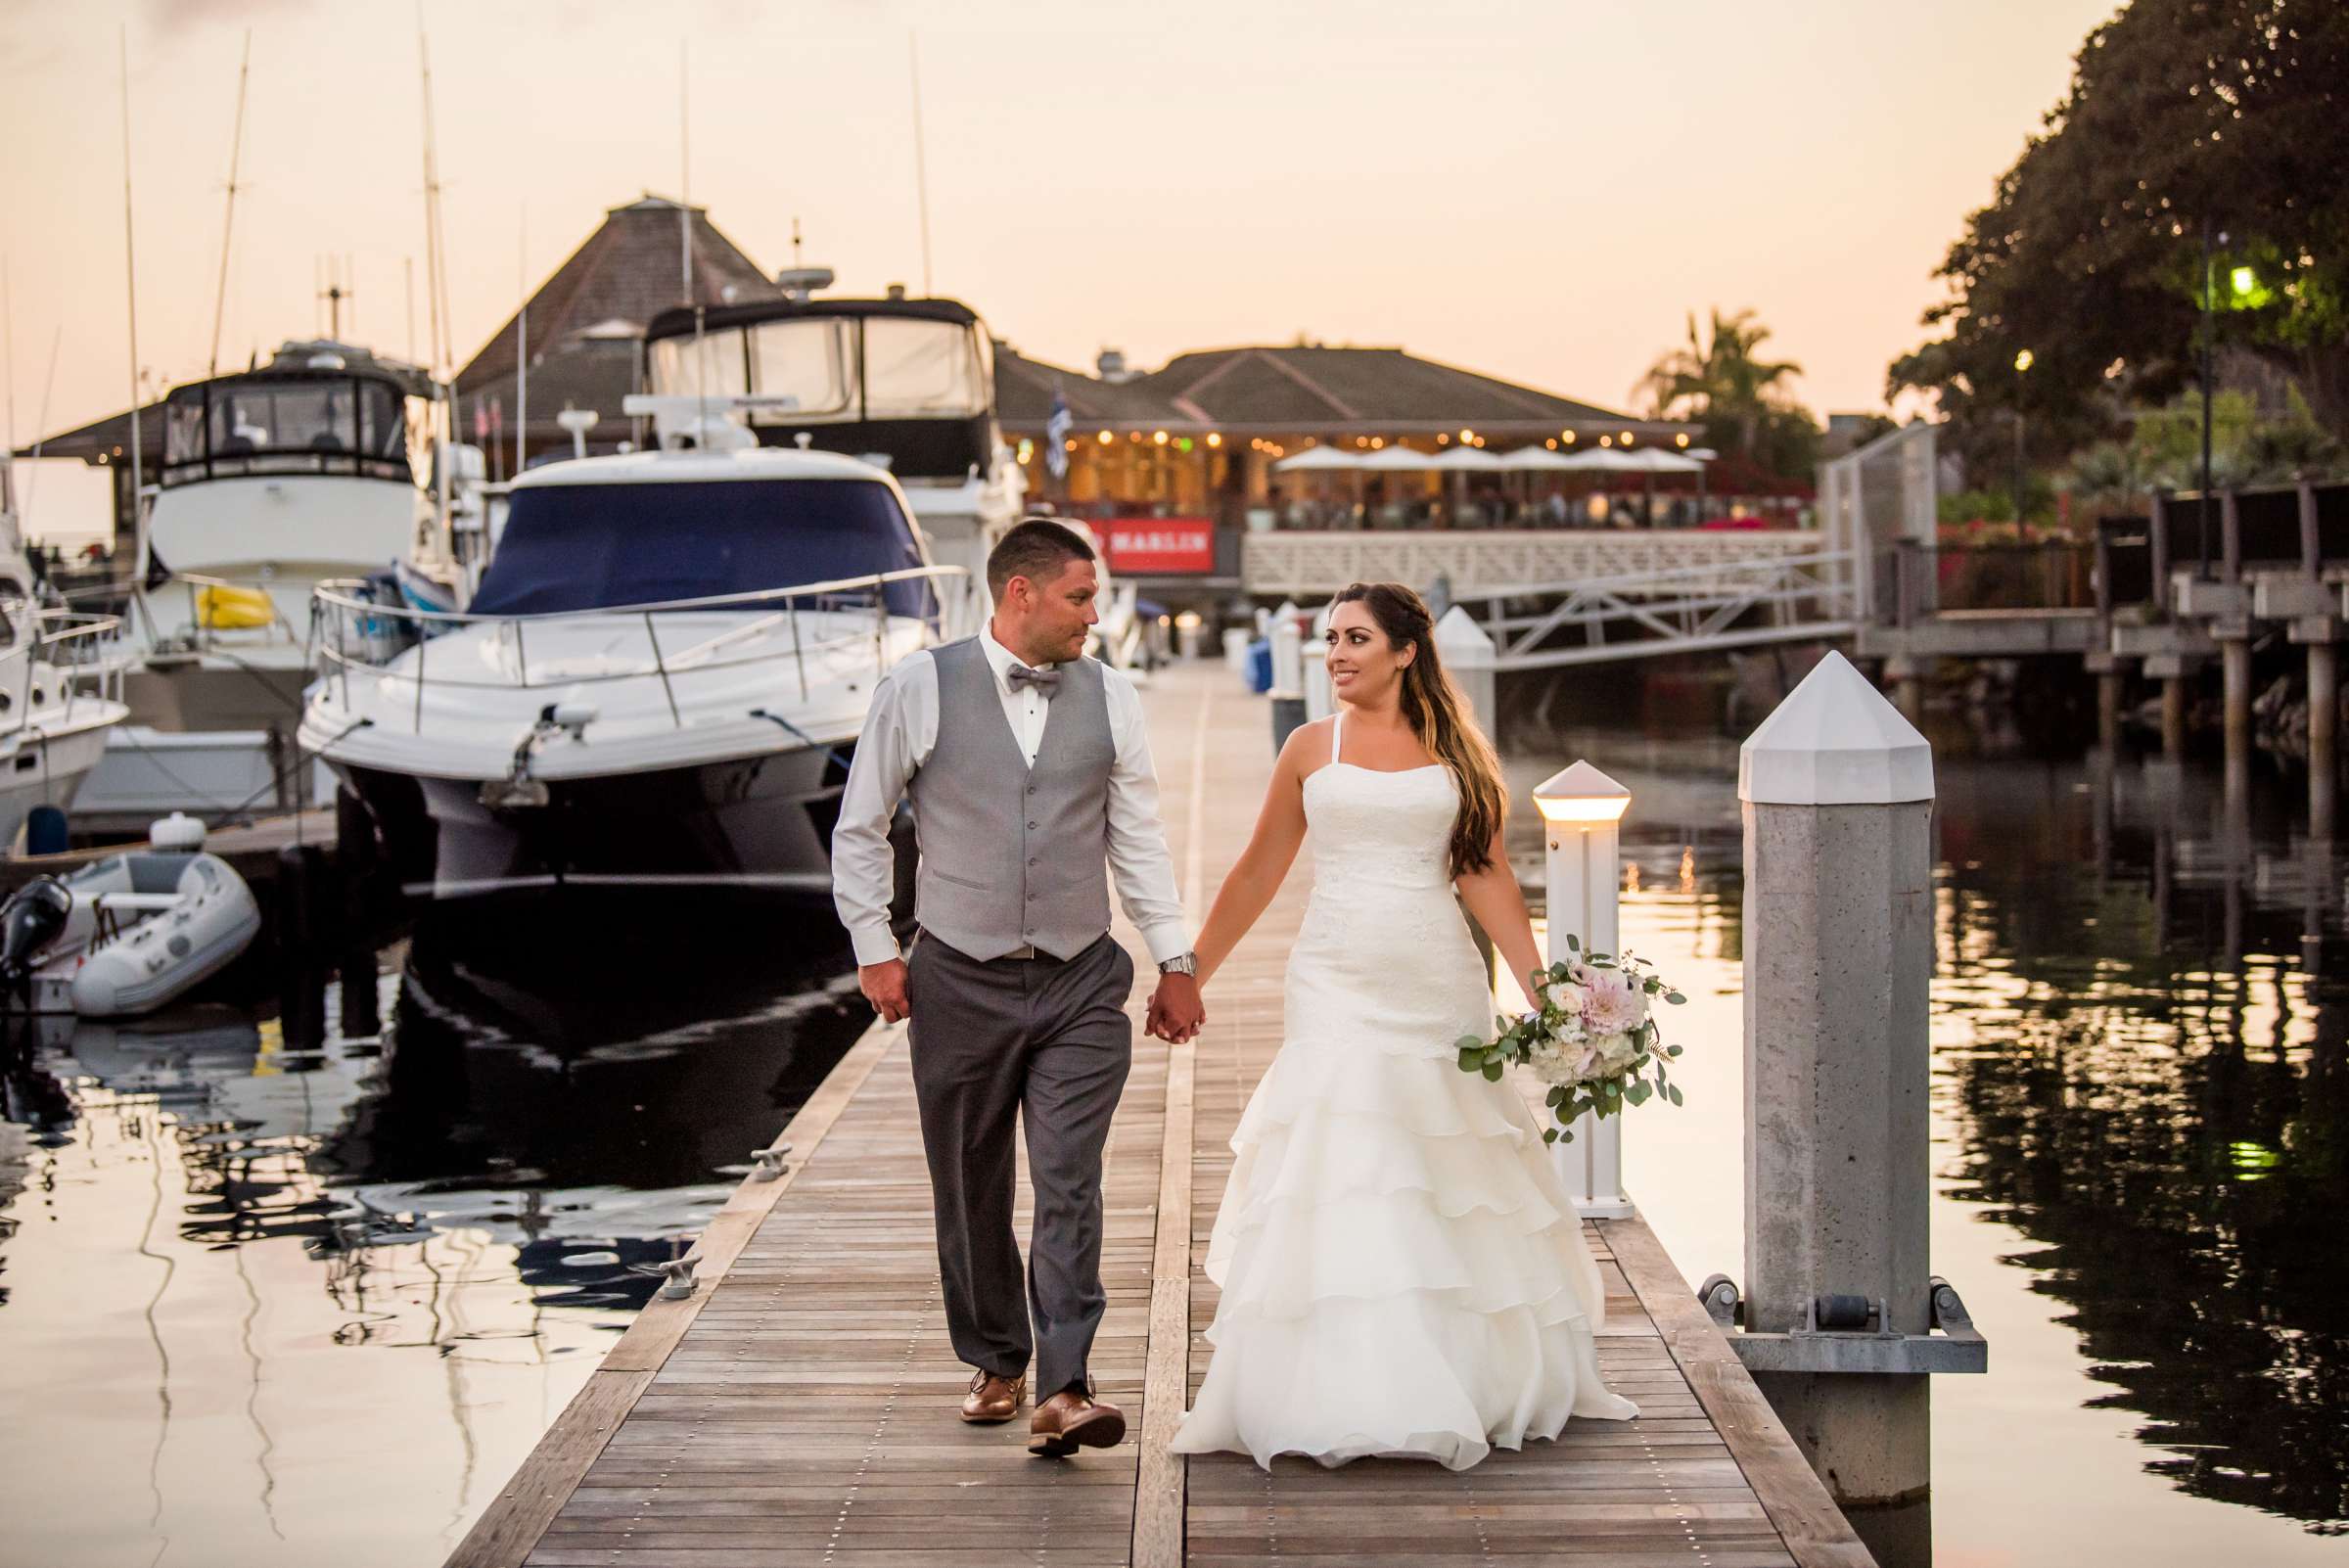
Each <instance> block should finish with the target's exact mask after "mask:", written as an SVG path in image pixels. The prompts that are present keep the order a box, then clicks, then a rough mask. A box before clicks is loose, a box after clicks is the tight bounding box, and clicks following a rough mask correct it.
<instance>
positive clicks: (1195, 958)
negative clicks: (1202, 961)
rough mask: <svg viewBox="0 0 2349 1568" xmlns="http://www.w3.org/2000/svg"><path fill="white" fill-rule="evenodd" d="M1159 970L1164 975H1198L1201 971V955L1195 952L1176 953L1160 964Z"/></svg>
mask: <svg viewBox="0 0 2349 1568" xmlns="http://www.w3.org/2000/svg"><path fill="white" fill-rule="evenodd" d="M1158 972H1159V973H1160V974H1162V975H1196V974H1197V973H1199V955H1198V954H1197V953H1195V952H1183V953H1176V954H1175V955H1174V957H1172V958H1170V959H1168V960H1167V961H1166V962H1165V963H1162V964H1160V965H1159V966H1158Z"/></svg>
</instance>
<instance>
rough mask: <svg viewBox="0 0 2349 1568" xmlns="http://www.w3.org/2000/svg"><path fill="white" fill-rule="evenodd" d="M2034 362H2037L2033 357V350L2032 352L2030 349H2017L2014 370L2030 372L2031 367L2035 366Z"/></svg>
mask: <svg viewBox="0 0 2349 1568" xmlns="http://www.w3.org/2000/svg"><path fill="white" fill-rule="evenodd" d="M2034 362H2035V361H2034V359H2033V357H2032V353H2031V350H2030V349H2028V348H2018V349H2016V350H2015V354H2014V368H2015V369H2017V370H2029V369H2030V368H2031V366H2032V365H2033V363H2034Z"/></svg>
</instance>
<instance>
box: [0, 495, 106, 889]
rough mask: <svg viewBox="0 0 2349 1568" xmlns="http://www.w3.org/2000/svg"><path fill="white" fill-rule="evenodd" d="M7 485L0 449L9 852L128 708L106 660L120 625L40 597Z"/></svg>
mask: <svg viewBox="0 0 2349 1568" xmlns="http://www.w3.org/2000/svg"><path fill="white" fill-rule="evenodd" d="M13 485H14V469H13V465H11V464H9V463H8V462H7V461H6V460H5V454H0V853H9V852H11V851H12V850H14V849H15V848H16V846H17V845H18V842H19V840H20V837H21V836H22V835H23V831H24V823H25V819H26V818H27V817H29V816H30V815H31V814H32V812H33V809H34V808H35V807H42V806H54V807H58V808H59V809H61V810H66V809H69V808H70V807H72V806H73V804H74V800H75V797H76V796H78V795H79V794H80V793H81V791H82V789H83V788H84V786H85V783H86V781H87V780H88V778H89V774H90V770H91V769H92V768H93V767H95V766H96V765H97V763H98V760H99V757H100V756H101V754H103V753H104V751H105V749H106V739H107V736H108V734H109V733H111V732H112V731H113V730H114V729H115V727H116V726H118V725H119V724H120V723H121V722H122V720H123V719H124V717H126V716H127V715H129V712H130V710H129V709H128V708H127V707H126V706H125V705H124V704H123V702H122V700H121V689H120V688H121V674H120V670H119V669H118V668H115V667H114V666H111V665H110V664H109V663H108V661H107V658H106V646H107V644H108V642H109V641H110V640H111V639H112V638H113V636H114V634H115V632H116V631H117V630H118V629H119V626H120V623H119V622H118V621H116V620H115V618H114V617H112V616H99V615H78V614H75V613H73V612H71V611H68V610H61V609H55V608H49V607H45V606H44V605H43V604H42V603H41V599H40V591H39V590H40V585H39V583H38V582H37V581H36V580H35V578H34V576H33V573H32V565H31V563H30V562H29V561H27V560H26V559H25V556H24V549H23V543H22V542H21V539H20V535H19V532H18V527H17V511H16V499H15V492H14V488H13Z"/></svg>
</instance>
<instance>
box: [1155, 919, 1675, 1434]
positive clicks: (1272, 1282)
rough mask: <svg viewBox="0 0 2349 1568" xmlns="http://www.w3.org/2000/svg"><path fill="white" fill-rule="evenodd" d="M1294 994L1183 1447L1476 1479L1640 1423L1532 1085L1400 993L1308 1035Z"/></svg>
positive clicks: (1234, 1194) (1240, 1182) (1237, 1165)
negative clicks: (1401, 1006)
mask: <svg viewBox="0 0 2349 1568" xmlns="http://www.w3.org/2000/svg"><path fill="white" fill-rule="evenodd" d="M1456 918H1457V917H1456V916H1454V919H1455V920H1456ZM1462 940H1463V945H1464V944H1465V939H1464V937H1463V939H1462ZM1473 950H1474V949H1473V948H1470V949H1469V951H1470V953H1471V954H1472V953H1473ZM1426 959H1427V954H1426V953H1425V952H1424V951H1422V953H1421V955H1420V962H1421V972H1422V973H1424V972H1425V967H1426ZM1471 973H1472V974H1473V971H1472V972H1471ZM1297 990H1298V988H1297V987H1296V986H1295V984H1294V976H1292V986H1291V996H1290V1001H1291V1009H1290V1013H1289V1017H1290V1019H1291V1021H1292V1024H1291V1030H1290V1037H1291V1038H1289V1039H1288V1040H1287V1041H1286V1042H1285V1043H1284V1044H1283V1045H1282V1047H1281V1048H1280V1050H1279V1052H1278V1053H1277V1054H1276V1055H1275V1057H1274V1059H1273V1061H1272V1065H1271V1066H1270V1068H1269V1069H1268V1070H1267V1072H1266V1074H1265V1077H1264V1081H1263V1082H1262V1083H1261V1084H1258V1085H1257V1089H1256V1093H1255V1095H1254V1096H1253V1097H1252V1098H1251V1099H1250V1101H1249V1104H1248V1108H1247V1110H1246V1112H1245V1113H1244V1114H1243V1115H1242V1117H1241V1119H1240V1125H1239V1129H1238V1130H1237V1131H1236V1132H1235V1133H1234V1134H1233V1136H1232V1145H1231V1146H1232V1151H1233V1153H1234V1155H1235V1156H1236V1159H1235V1162H1234V1164H1233V1166H1232V1172H1231V1177H1230V1181H1229V1184H1228V1186H1227V1188H1226V1190H1225V1192H1224V1197H1223V1206H1222V1208H1221V1211H1219V1213H1218V1214H1217V1217H1216V1225H1215V1231H1214V1235H1213V1238H1212V1239H1211V1241H1210V1243H1209V1248H1208V1257H1207V1273H1208V1277H1209V1278H1211V1279H1213V1280H1215V1281H1216V1283H1217V1284H1218V1285H1219V1286H1220V1287H1221V1291H1222V1297H1221V1303H1220V1305H1219V1306H1218V1307H1217V1310H1216V1319H1215V1322H1214V1324H1213V1326H1211V1327H1210V1328H1209V1330H1208V1339H1209V1340H1210V1341H1211V1343H1212V1344H1213V1346H1214V1356H1213V1359H1212V1360H1211V1362H1210V1364H1209V1367H1208V1373H1207V1378H1206V1380H1205V1382H1204V1384H1203V1385H1202V1386H1201V1388H1200V1391H1199V1397H1198V1400H1197V1403H1196V1404H1195V1406H1194V1407H1193V1408H1192V1410H1191V1412H1190V1413H1189V1415H1188V1416H1186V1417H1185V1419H1184V1421H1183V1424H1182V1428H1181V1430H1180V1432H1179V1433H1178V1434H1177V1436H1176V1438H1175V1440H1174V1449H1175V1450H1176V1452H1178V1453H1208V1452H1215V1451H1230V1452H1237V1453H1249V1454H1252V1455H1254V1457H1255V1458H1256V1460H1257V1462H1258V1463H1260V1464H1266V1465H1268V1464H1269V1463H1270V1461H1271V1458H1272V1456H1273V1455H1274V1454H1276V1453H1300V1454H1306V1455H1309V1456H1311V1457H1313V1458H1314V1459H1317V1460H1319V1461H1320V1462H1321V1463H1323V1464H1329V1465H1336V1464H1343V1463H1345V1462H1347V1461H1348V1460H1350V1459H1356V1458H1360V1457H1363V1456H1365V1455H1369V1454H1384V1455H1390V1456H1410V1457H1424V1458H1431V1459H1435V1460H1436V1461H1438V1462H1439V1463H1442V1464H1443V1465H1445V1466H1446V1467H1448V1468H1450V1469H1454V1470H1458V1469H1465V1468H1467V1467H1468V1466H1469V1465H1472V1464H1475V1463H1476V1462H1477V1461H1478V1460H1480V1459H1482V1458H1483V1457H1484V1456H1485V1455H1486V1454H1487V1453H1489V1452H1491V1450H1492V1449H1493V1448H1495V1447H1500V1448H1508V1449H1514V1448H1518V1447H1521V1446H1522V1445H1523V1444H1524V1442H1525V1440H1526V1439H1527V1438H1528V1437H1538V1438H1553V1437H1555V1436H1557V1435H1558V1433H1559V1432H1560V1431H1561V1430H1562V1429H1563V1428H1564V1427H1565V1425H1566V1422H1567V1419H1568V1418H1569V1417H1570V1416H1576V1415H1580V1416H1586V1417H1596V1418H1599V1419H1603V1420H1624V1419H1628V1418H1630V1417H1632V1416H1635V1415H1636V1414H1637V1413H1638V1410H1637V1408H1636V1407H1635V1406H1633V1405H1632V1404H1631V1403H1630V1402H1629V1401H1627V1400H1623V1399H1619V1398H1617V1397H1616V1396H1614V1395H1612V1394H1610V1393H1608V1392H1607V1390H1606V1388H1605V1386H1604V1384H1603V1383H1602V1382H1601V1381H1600V1377H1599V1371H1598V1361H1597V1357H1596V1354H1595V1350H1594V1347H1593V1344H1592V1340H1591V1334H1592V1331H1593V1330H1594V1329H1595V1328H1596V1327H1597V1326H1598V1324H1599V1320H1600V1317H1601V1314H1602V1313H1603V1310H1604V1301H1605V1297H1604V1294H1603V1287H1602V1285H1601V1282H1600V1279H1599V1275H1598V1268H1597V1266H1596V1264H1595V1263H1593V1262H1592V1260H1591V1257H1590V1252H1589V1247H1587V1246H1586V1245H1585V1244H1584V1241H1583V1236H1582V1226H1581V1222H1580V1220H1579V1219H1578V1218H1577V1217H1576V1215H1575V1213H1574V1208H1573V1203H1572V1200H1570V1199H1569V1198H1568V1197H1567V1196H1566V1194H1565V1191H1564V1189H1563V1188H1562V1187H1561V1186H1560V1185H1559V1182H1558V1179H1557V1176H1556V1175H1555V1173H1554V1172H1553V1171H1552V1169H1551V1167H1550V1163H1549V1156H1548V1150H1547V1146H1546V1145H1544V1144H1543V1142H1542V1134H1541V1130H1540V1128H1539V1126H1538V1124H1537V1123H1536V1122H1535V1120H1534V1116H1533V1113H1532V1112H1531V1110H1530V1109H1529V1108H1528V1107H1527V1106H1526V1104H1525V1102H1524V1101H1523V1100H1522V1099H1521V1098H1520V1097H1519V1096H1518V1094H1517V1092H1516V1090H1515V1088H1514V1087H1513V1086H1511V1085H1508V1084H1493V1083H1488V1082H1486V1081H1485V1080H1484V1079H1483V1078H1481V1077H1478V1076H1476V1075H1474V1074H1469V1073H1463V1072H1461V1071H1460V1070H1459V1069H1458V1067H1457V1066H1456V1065H1455V1063H1454V1061H1453V1050H1452V1044H1451V1040H1452V1038H1453V1037H1454V1036H1455V1035H1456V1034H1457V1033H1460V1032H1461V1030H1459V1029H1454V1030H1453V1031H1452V1032H1451V1034H1444V1035H1440V1036H1438V1037H1437V1038H1434V1039H1432V1040H1431V1039H1430V1038H1428V1025H1430V1024H1433V1023H1436V1022H1437V1021H1436V1020H1433V1019H1430V1020H1423V1021H1414V1022H1415V1023H1416V1025H1417V1027H1415V1028H1410V1029H1407V1030H1404V1031H1399V1030H1397V1029H1396V1027H1395V1024H1396V1020H1395V1018H1394V1016H1393V1011H1392V1006H1393V1004H1392V1003H1391V1002H1390V1003H1389V1005H1388V1007H1387V1008H1385V1009H1382V1010H1381V1013H1380V1014H1379V1015H1377V1016H1375V1017H1374V1018H1359V1019H1358V1018H1345V1017H1342V1016H1332V1014H1333V1013H1334V1014H1338V1015H1343V1014H1349V1013H1356V1012H1357V1011H1358V1009H1359V1001H1360V997H1361V993H1360V992H1356V998H1355V999H1356V1005H1355V1006H1345V1005H1342V1004H1340V1005H1336V1006H1334V1007H1332V1008H1330V1009H1329V1010H1327V1011H1323V1012H1321V1013H1320V1015H1319V1016H1320V1018H1321V1021H1322V1022H1324V1023H1330V1024H1339V1025H1346V1024H1355V1023H1358V1022H1359V1024H1362V1025H1367V1026H1368V1027H1367V1029H1365V1030H1362V1031H1360V1032H1359V1033H1358V1032H1357V1031H1355V1030H1351V1029H1346V1028H1343V1027H1341V1028H1339V1029H1337V1030H1334V1031H1332V1032H1331V1033H1328V1034H1322V1033H1319V1032H1317V1031H1316V1032H1313V1033H1307V1032H1303V1031H1300V1030H1299V1029H1298V1028H1297V1024H1296V1021H1297V1020H1299V1019H1312V1018H1313V1017H1314V1016H1315V1013H1314V1011H1313V1009H1312V1007H1311V1005H1310V999H1309V998H1302V997H1300V996H1299V995H1298V994H1297ZM1390 995H1392V992H1390ZM1322 999H1323V1000H1325V1001H1334V1000H1335V999H1334V998H1322ZM1301 1001H1306V1002H1308V1006H1307V1007H1305V1008H1303V1009H1301V1008H1300V1006H1299V1003H1300V1002H1301ZM1469 1005H1472V1006H1473V1005H1479V1004H1478V1003H1476V1002H1474V1001H1471V1002H1470V1004H1469ZM1453 1021H1454V1022H1457V1021H1458V1020H1457V1019H1456V1017H1455V1019H1454V1020H1453ZM1462 1027H1463V1028H1465V1029H1470V1030H1472V1029H1475V1028H1477V1022H1476V1014H1474V1013H1470V1014H1468V1015H1467V1017H1466V1020H1465V1023H1464V1025H1463V1026H1462ZM1365 1034H1366V1035H1367V1036H1368V1037H1369V1038H1363V1036H1364V1035H1365Z"/></svg>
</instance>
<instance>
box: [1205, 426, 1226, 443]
mask: <svg viewBox="0 0 2349 1568" xmlns="http://www.w3.org/2000/svg"><path fill="white" fill-rule="evenodd" d="M1207 444H1208V445H1210V446H1221V445H1222V444H1223V436H1222V433H1221V432H1220V431H1212V430H1211V431H1209V432H1208V433H1207Z"/></svg>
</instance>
